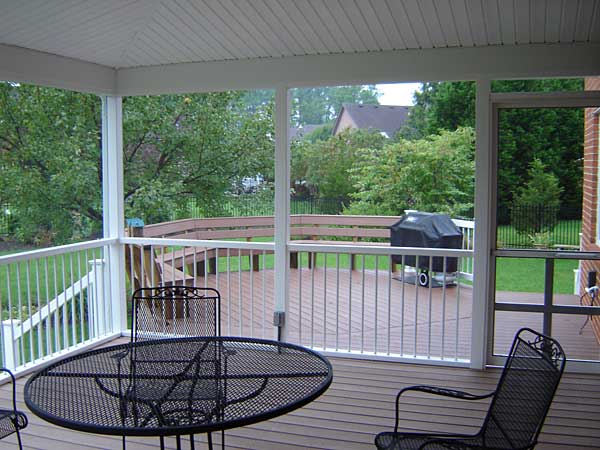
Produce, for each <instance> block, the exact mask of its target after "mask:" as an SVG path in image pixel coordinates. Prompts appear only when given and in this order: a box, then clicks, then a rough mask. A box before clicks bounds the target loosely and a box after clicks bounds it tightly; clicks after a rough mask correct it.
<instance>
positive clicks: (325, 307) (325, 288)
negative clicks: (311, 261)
mask: <svg viewBox="0 0 600 450" xmlns="http://www.w3.org/2000/svg"><path fill="white" fill-rule="evenodd" d="M327 255H328V254H327V253H323V350H325V348H326V347H327Z"/></svg>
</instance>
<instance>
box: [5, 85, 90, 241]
mask: <svg viewBox="0 0 600 450" xmlns="http://www.w3.org/2000/svg"><path fill="white" fill-rule="evenodd" d="M100 109H101V105H100V99H99V98H98V97H96V96H93V95H89V94H78V93H75V92H67V91H61V90H58V89H47V88H40V87H35V86H28V85H17V84H11V83H0V152H1V153H0V164H1V167H2V177H1V181H0V183H1V185H0V187H1V190H2V200H3V201H5V202H8V203H9V204H10V210H11V217H12V220H14V221H15V227H16V233H17V236H16V237H17V238H18V239H20V240H23V241H26V242H32V241H33V242H40V243H43V244H49V243H52V242H66V241H68V240H71V239H73V238H74V239H77V238H78V237H81V236H82V235H84V234H87V233H89V232H90V231H92V232H93V231H94V230H98V229H99V227H100V226H101V220H102V200H101V192H100V190H101V158H100V149H101V144H100Z"/></svg>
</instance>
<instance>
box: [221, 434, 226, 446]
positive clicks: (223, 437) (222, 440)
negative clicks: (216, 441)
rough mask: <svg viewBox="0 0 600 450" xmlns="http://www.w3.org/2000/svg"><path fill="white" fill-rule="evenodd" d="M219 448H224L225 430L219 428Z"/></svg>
mask: <svg viewBox="0 0 600 450" xmlns="http://www.w3.org/2000/svg"><path fill="white" fill-rule="evenodd" d="M221 450H225V430H221Z"/></svg>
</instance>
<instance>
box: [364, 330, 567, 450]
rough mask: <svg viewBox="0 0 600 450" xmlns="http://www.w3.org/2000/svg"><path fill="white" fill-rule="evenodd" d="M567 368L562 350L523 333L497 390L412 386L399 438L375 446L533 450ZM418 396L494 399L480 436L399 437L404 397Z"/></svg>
mask: <svg viewBox="0 0 600 450" xmlns="http://www.w3.org/2000/svg"><path fill="white" fill-rule="evenodd" d="M564 367H565V354H564V352H563V349H562V348H561V346H560V344H559V343H558V342H557V341H556V340H554V339H552V338H550V337H548V336H545V335H543V334H540V333H538V332H536V331H533V330H531V329H529V328H522V329H521V330H519V331H518V332H517V335H516V336H515V339H514V341H513V344H512V347H511V350H510V353H509V355H508V358H507V360H506V363H505V365H504V370H503V371H502V374H501V376H500V380H499V381H498V386H497V387H496V390H495V391H493V392H491V393H489V394H484V395H473V394H469V393H468V392H462V391H457V390H453V389H445V388H438V387H432V386H411V387H407V388H404V389H402V390H401V391H400V392H399V393H398V395H397V396H396V423H395V427H394V431H393V432H384V433H380V434H378V435H377V436H376V437H375V445H376V446H377V448H378V449H380V450H383V449H385V450H400V449H427V450H435V449H470V450H472V449H498V450H500V449H511V450H516V449H523V450H525V449H532V448H534V447H535V445H536V444H537V439H538V436H539V434H540V431H541V429H542V425H543V423H544V420H545V418H546V415H547V413H548V409H549V408H550V404H551V403H552V399H553V397H554V394H555V392H556V389H557V387H558V383H559V381H560V378H561V376H562V373H563V370H564ZM408 391H418V392H424V393H428V394H436V395H443V396H446V397H453V398H458V399H463V400H480V399H486V398H491V402H490V407H489V409H488V412H487V415H486V417H485V419H484V421H483V425H482V427H481V429H480V430H479V432H478V433H476V434H474V435H465V434H425V433H410V432H406V433H405V432H400V431H398V424H399V420H398V418H399V408H400V407H399V401H400V397H401V396H402V394H404V393H405V392H408Z"/></svg>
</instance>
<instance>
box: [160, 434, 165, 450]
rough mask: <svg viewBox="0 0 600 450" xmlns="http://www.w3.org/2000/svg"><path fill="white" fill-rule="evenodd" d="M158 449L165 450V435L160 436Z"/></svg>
mask: <svg viewBox="0 0 600 450" xmlns="http://www.w3.org/2000/svg"><path fill="white" fill-rule="evenodd" d="M160 450H165V437H164V436H161V437H160Z"/></svg>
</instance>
